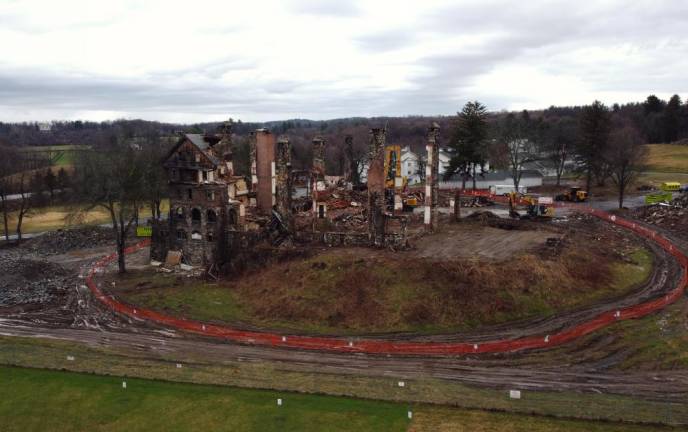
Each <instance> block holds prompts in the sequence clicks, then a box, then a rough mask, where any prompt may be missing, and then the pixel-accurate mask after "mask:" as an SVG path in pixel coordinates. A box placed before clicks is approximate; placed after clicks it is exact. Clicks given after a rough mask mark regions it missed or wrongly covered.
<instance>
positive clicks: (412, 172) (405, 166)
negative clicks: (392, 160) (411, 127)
mask: <svg viewBox="0 0 688 432" xmlns="http://www.w3.org/2000/svg"><path fill="white" fill-rule="evenodd" d="M401 176H402V177H406V178H407V179H408V184H410V185H413V184H417V183H420V182H421V181H422V173H421V159H420V158H419V157H418V155H417V154H416V153H414V152H412V151H411V148H410V147H409V146H406V147H404V148H402V149H401Z"/></svg>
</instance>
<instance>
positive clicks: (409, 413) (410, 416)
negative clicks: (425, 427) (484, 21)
mask: <svg viewBox="0 0 688 432" xmlns="http://www.w3.org/2000/svg"><path fill="white" fill-rule="evenodd" d="M407 415H408V418H409V420H411V419H412V418H413V411H409V412H408V413H407Z"/></svg>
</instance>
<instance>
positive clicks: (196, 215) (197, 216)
mask: <svg viewBox="0 0 688 432" xmlns="http://www.w3.org/2000/svg"><path fill="white" fill-rule="evenodd" d="M191 220H192V221H194V222H200V221H201V211H200V210H199V209H197V208H195V209H193V210H191Z"/></svg>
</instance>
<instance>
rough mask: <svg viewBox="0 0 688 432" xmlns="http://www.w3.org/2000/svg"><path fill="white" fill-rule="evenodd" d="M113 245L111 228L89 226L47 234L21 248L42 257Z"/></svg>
mask: <svg viewBox="0 0 688 432" xmlns="http://www.w3.org/2000/svg"><path fill="white" fill-rule="evenodd" d="M113 243H114V240H113V234H112V229H111V228H105V227H99V226H89V227H80V228H73V229H65V230H57V231H52V232H48V233H45V234H43V235H40V236H38V237H35V238H33V239H31V240H29V241H27V242H26V243H24V244H23V245H22V248H23V249H25V250H29V251H31V252H35V253H38V254H42V255H55V254H62V253H65V252H69V251H71V250H75V249H85V248H91V247H95V246H105V245H110V244H113Z"/></svg>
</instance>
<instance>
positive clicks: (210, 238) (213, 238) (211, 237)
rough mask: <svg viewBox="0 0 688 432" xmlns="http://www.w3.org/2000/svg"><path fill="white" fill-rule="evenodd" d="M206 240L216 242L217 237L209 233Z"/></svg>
mask: <svg viewBox="0 0 688 432" xmlns="http://www.w3.org/2000/svg"><path fill="white" fill-rule="evenodd" d="M206 239H207V240H208V241H209V242H211V241H214V240H215V235H214V234H213V232H212V231H208V233H207V234H206Z"/></svg>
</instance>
